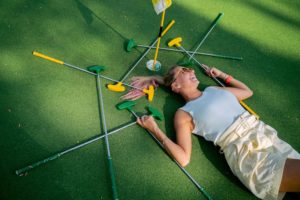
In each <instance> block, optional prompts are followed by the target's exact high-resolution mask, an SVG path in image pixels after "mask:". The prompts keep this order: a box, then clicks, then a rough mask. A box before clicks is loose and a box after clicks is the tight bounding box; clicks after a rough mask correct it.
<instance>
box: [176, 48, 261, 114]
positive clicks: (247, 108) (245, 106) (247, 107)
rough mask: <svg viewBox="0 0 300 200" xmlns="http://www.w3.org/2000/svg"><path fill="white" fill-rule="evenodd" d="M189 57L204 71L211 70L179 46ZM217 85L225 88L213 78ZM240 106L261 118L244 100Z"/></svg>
mask: <svg viewBox="0 0 300 200" xmlns="http://www.w3.org/2000/svg"><path fill="white" fill-rule="evenodd" d="M179 47H180V48H181V49H182V50H183V51H184V52H185V53H186V54H187V55H188V56H190V58H192V59H193V60H194V61H195V62H196V63H197V64H198V65H199V66H200V67H202V69H204V70H205V71H207V70H208V69H209V68H208V67H206V66H204V65H203V64H201V63H200V62H199V61H198V60H197V59H195V58H194V57H191V55H190V54H189V53H188V52H187V51H186V50H185V48H183V47H182V46H179ZM211 77H212V78H213V79H214V80H215V81H216V82H217V83H219V84H220V85H221V86H222V87H225V85H224V84H223V83H222V82H221V81H219V79H217V78H216V77H214V76H211ZM239 102H240V104H241V105H242V106H243V107H244V108H245V109H246V110H248V111H249V112H250V113H251V114H253V115H255V116H256V117H257V118H259V116H258V115H257V114H256V113H255V112H254V110H252V109H251V108H250V107H249V106H248V105H247V104H245V102H243V101H242V100H240V101H239Z"/></svg>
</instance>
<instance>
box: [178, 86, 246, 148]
mask: <svg viewBox="0 0 300 200" xmlns="http://www.w3.org/2000/svg"><path fill="white" fill-rule="evenodd" d="M180 109H182V110H184V111H185V112H187V113H189V114H190V115H191V116H192V118H193V122H194V125H195V128H194V130H193V131H192V133H194V134H197V135H200V136H203V137H204V138H205V139H206V140H208V141H212V142H214V143H215V144H216V141H217V140H218V138H219V137H220V136H221V134H222V133H223V132H224V131H225V130H226V129H227V128H228V127H229V126H230V125H231V124H232V123H233V122H234V121H235V120H236V119H237V118H238V116H240V115H241V114H242V113H244V112H245V109H244V108H243V107H242V106H241V105H240V103H239V102H238V99H237V98H236V97H235V96H234V95H233V94H232V93H231V92H229V91H226V90H223V89H220V88H216V87H207V88H206V89H205V90H204V91H203V93H202V95H201V96H200V97H198V98H197V99H194V100H192V101H189V102H188V103H186V104H185V106H183V107H181V108H180Z"/></svg>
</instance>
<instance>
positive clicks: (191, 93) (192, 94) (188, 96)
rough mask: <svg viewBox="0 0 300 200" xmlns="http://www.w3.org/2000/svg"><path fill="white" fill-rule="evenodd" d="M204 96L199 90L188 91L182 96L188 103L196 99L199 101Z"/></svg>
mask: <svg viewBox="0 0 300 200" xmlns="http://www.w3.org/2000/svg"><path fill="white" fill-rule="evenodd" d="M201 95H202V92H201V91H200V90H198V89H196V90H193V91H188V92H185V93H181V96H182V97H183V98H184V100H185V101H186V102H189V101H192V100H194V99H197V98H198V97H200V96H201Z"/></svg>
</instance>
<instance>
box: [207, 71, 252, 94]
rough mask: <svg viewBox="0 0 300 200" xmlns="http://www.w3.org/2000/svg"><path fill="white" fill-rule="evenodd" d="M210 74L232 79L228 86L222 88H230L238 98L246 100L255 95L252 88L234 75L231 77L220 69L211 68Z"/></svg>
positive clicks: (223, 78)
mask: <svg viewBox="0 0 300 200" xmlns="http://www.w3.org/2000/svg"><path fill="white" fill-rule="evenodd" d="M207 73H208V75H209V76H214V77H217V78H220V79H222V80H224V81H226V80H230V83H228V86H227V87H223V88H222V89H225V90H228V91H230V92H231V93H233V94H234V95H235V96H236V97H237V99H238V100H244V99H247V98H249V97H251V96H252V95H253V92H252V90H251V89H250V88H249V87H248V86H247V85H246V84H244V83H243V82H241V81H239V80H237V79H235V78H234V77H232V78H229V77H230V75H228V74H226V73H224V72H222V71H221V70H219V69H216V68H211V69H210V70H209V71H208V72H207Z"/></svg>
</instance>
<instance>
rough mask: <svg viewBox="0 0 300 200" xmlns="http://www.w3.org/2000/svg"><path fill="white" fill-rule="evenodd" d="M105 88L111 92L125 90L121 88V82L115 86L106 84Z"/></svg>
mask: <svg viewBox="0 0 300 200" xmlns="http://www.w3.org/2000/svg"><path fill="white" fill-rule="evenodd" d="M107 88H108V89H109V90H111V91H114V92H124V91H125V90H126V89H125V87H124V86H123V83H122V82H118V83H117V84H115V85H113V84H107Z"/></svg>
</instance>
